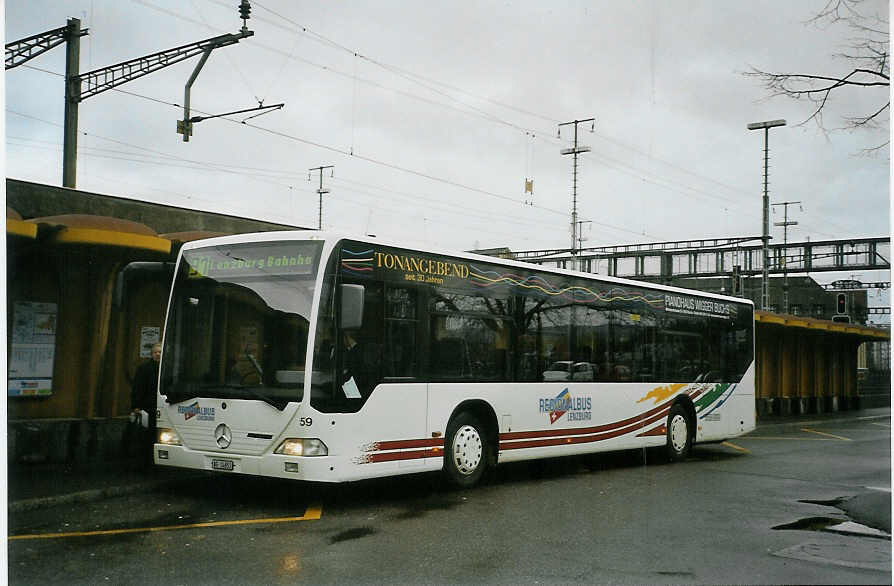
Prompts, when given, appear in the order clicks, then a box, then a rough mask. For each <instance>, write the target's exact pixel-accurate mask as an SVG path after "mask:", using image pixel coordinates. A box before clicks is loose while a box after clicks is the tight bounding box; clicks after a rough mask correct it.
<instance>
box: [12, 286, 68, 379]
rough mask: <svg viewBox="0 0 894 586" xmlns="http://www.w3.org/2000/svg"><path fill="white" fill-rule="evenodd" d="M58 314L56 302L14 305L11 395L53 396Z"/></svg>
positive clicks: (24, 302) (17, 303)
mask: <svg viewBox="0 0 894 586" xmlns="http://www.w3.org/2000/svg"><path fill="white" fill-rule="evenodd" d="M57 313H58V311H57V306H56V304H55V303H39V302H31V301H18V302H16V303H15V305H14V306H13V314H12V348H11V350H10V354H9V376H8V379H7V382H8V387H7V388H8V396H10V397H45V396H50V395H52V394H53V359H54V358H55V354H56V317H57Z"/></svg>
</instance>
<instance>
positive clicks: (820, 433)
mask: <svg viewBox="0 0 894 586" xmlns="http://www.w3.org/2000/svg"><path fill="white" fill-rule="evenodd" d="M801 431H806V432H807V433H815V434H817V435H824V436H826V437H831V438H835V439H839V440H842V441H845V442H852V441H854V440H852V439H851V438H849V437H844V436H841V435H835V434H834V433H824V432H822V431H816V430H815V429H807V428H806V427H804V428H801Z"/></svg>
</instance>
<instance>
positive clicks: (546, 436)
mask: <svg viewBox="0 0 894 586" xmlns="http://www.w3.org/2000/svg"><path fill="white" fill-rule="evenodd" d="M563 393H564V391H563ZM563 393H559V396H560V397H561V396H562V395H563ZM685 394H686V395H687V396H688V397H689V398H690V399H692V400H695V399H696V398H698V397H699V396H701V394H702V389H701V388H695V389H688V390H687V392H686V393H685ZM675 399H676V398H672V399H670V400H668V401H665V402H664V403H662V404H660V405H658V406H656V407H653V408H652V409H649V410H648V411H644V412H642V413H639V414H638V415H634V416H632V417H628V418H627V419H622V420H620V421H613V422H611V423H605V424H602V425H595V426H592V427H563V428H549V429H539V430H533V431H512V432H506V433H501V434H500V438H499V439H500V446H499V449H500V451H504V450H519V449H526V448H543V447H550V446H560V445H561V446H565V445H570V444H586V443H595V442H601V441H605V440H609V439H614V438H617V437H621V436H624V435H628V434H635V435H636V436H637V437H646V436H658V435H664V434H665V433H666V430H665V421H666V420H667V415H668V413H669V412H670V408H671V406H672V405H673V403H674V400H675ZM588 400H589V399H588ZM557 419H558V418H557ZM653 426H654V427H653ZM360 451H361V452H362V453H361V455H360V456H357V457H355V458H353V460H352V461H353V463H354V464H374V463H379V462H394V461H398V460H415V459H420V458H441V457H443V455H444V440H443V439H442V438H431V439H428V438H424V439H410V440H389V441H379V442H373V443H369V444H365V445H363V446H361V447H360Z"/></svg>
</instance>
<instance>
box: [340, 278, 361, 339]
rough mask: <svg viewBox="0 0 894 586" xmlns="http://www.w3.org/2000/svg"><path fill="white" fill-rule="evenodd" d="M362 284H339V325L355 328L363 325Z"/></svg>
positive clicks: (349, 328)
mask: <svg viewBox="0 0 894 586" xmlns="http://www.w3.org/2000/svg"><path fill="white" fill-rule="evenodd" d="M364 292H365V289H364V288H363V285H342V286H341V314H340V315H339V318H340V320H341V321H340V323H339V327H340V328H341V329H343V330H356V329H359V328H360V326H362V325H363V294H364Z"/></svg>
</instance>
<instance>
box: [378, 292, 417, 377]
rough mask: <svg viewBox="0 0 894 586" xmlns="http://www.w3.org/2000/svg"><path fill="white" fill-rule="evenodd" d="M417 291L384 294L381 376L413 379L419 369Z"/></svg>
mask: <svg viewBox="0 0 894 586" xmlns="http://www.w3.org/2000/svg"><path fill="white" fill-rule="evenodd" d="M417 311H418V291H417V290H416V289H409V288H398V287H388V288H387V290H386V292H385V345H384V348H383V357H384V361H383V365H382V366H383V372H382V376H384V377H386V378H388V377H393V378H410V377H415V376H416V373H417V365H418V353H417V347H418V344H417V340H416V331H417V328H418V322H419V320H418V314H417Z"/></svg>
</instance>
